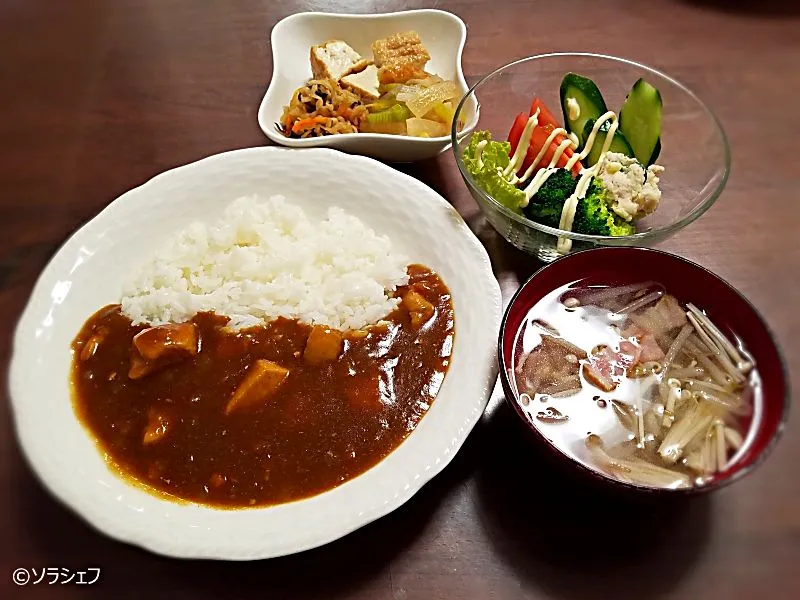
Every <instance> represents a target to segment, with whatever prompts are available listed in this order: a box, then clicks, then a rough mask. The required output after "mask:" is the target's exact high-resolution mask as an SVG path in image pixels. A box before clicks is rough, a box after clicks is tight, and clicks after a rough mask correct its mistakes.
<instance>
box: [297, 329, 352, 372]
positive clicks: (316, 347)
mask: <svg viewBox="0 0 800 600" xmlns="http://www.w3.org/2000/svg"><path fill="white" fill-rule="evenodd" d="M343 339H344V336H343V335H342V332H341V331H337V330H336V329H331V328H330V327H325V326H324V325H314V327H312V329H311V333H310V334H309V336H308V340H307V341H306V349H305V351H304V352H303V359H305V361H306V362H307V363H308V364H311V365H321V364H322V363H325V362H330V361H333V360H336V359H337V358H338V357H339V353H340V352H341V351H342V340H343Z"/></svg>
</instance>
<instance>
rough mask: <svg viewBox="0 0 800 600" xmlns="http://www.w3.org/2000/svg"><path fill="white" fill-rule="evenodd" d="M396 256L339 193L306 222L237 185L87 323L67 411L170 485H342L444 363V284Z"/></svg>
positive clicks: (280, 496)
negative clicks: (339, 201) (224, 202)
mask: <svg viewBox="0 0 800 600" xmlns="http://www.w3.org/2000/svg"><path fill="white" fill-rule="evenodd" d="M312 234H313V239H312V237H311V236H312ZM346 236H347V237H352V238H354V239H353V240H352V241H351V242H348V241H347V240H346V239H345V237H346ZM301 247H302V248H305V254H304V255H303V256H298V255H297V254H299V253H300V249H301ZM291 253H294V256H292V255H291ZM404 260H405V259H404V257H402V256H401V255H398V254H396V253H395V252H393V251H392V249H391V246H390V244H389V241H388V239H386V238H384V237H380V236H376V235H375V234H374V233H373V232H372V231H371V230H369V229H367V228H366V227H365V226H364V225H363V223H361V222H360V221H358V220H357V219H355V217H352V216H349V215H346V214H345V213H343V212H342V211H339V210H338V209H331V212H330V213H329V216H328V219H326V220H325V221H323V222H321V223H313V222H311V221H310V220H309V219H307V218H306V216H305V215H304V214H303V213H302V211H300V210H299V209H298V208H297V207H295V206H292V205H290V204H288V203H287V202H285V201H284V200H283V199H282V198H273V199H270V201H268V202H266V203H259V202H258V201H257V200H255V199H242V200H239V201H237V202H235V203H234V204H233V205H232V206H231V207H229V208H228V210H227V211H226V214H225V217H224V218H223V220H222V221H221V222H220V223H218V224H217V226H216V227H207V226H204V225H200V224H198V225H195V226H192V227H190V228H189V229H187V230H186V231H183V232H180V233H179V234H178V235H176V236H175V237H174V239H172V240H170V242H169V243H168V244H167V245H166V246H165V247H164V248H162V249H161V251H160V252H159V253H158V254H157V255H156V257H155V258H154V259H153V260H152V261H151V262H150V263H149V264H147V265H145V267H144V268H143V269H142V272H141V273H139V274H138V275H137V276H136V277H135V278H134V280H133V282H132V283H131V284H130V285H129V286H126V288H125V295H124V296H123V298H122V302H121V304H115V305H110V306H106V307H104V308H102V309H101V310H99V311H98V312H97V313H95V314H94V315H92V316H91V317H90V318H89V320H88V321H87V322H86V323H85V324H84V326H83V328H82V329H81V331H80V332H79V333H78V335H77V336H76V338H75V340H74V342H73V351H74V352H73V390H74V404H75V409H76V412H77V414H78V416H79V417H80V419H81V420H82V422H83V423H84V424H85V425H86V427H87V428H88V429H89V430H90V432H91V433H92V434H93V436H94V437H95V438H96V440H97V442H98V444H99V446H100V448H101V450H102V451H103V452H104V454H105V456H106V458H107V460H108V462H109V463H110V464H111V465H112V466H113V467H114V468H115V469H116V470H117V471H118V472H120V473H121V474H122V475H123V476H126V477H129V478H131V479H133V480H134V481H136V482H138V483H140V484H142V485H144V486H146V487H147V488H149V489H151V490H153V491H157V492H160V493H163V494H167V495H169V496H171V497H173V498H178V499H183V500H189V501H194V502H198V503H203V504H208V505H213V506H218V507H230V508H235V507H248V506H259V505H270V504H276V503H281V502H288V501H291V500H296V499H300V498H304V497H308V496H311V495H314V494H317V493H320V492H322V491H325V490H328V489H330V488H332V487H335V486H337V485H339V484H341V483H342V482H344V481H347V480H349V479H351V478H353V477H355V476H357V475H359V474H360V473H362V472H364V471H365V470H367V469H369V468H370V467H372V466H373V465H375V464H376V463H378V462H379V461H380V460H381V459H382V458H384V457H385V456H386V455H387V454H389V453H390V452H391V451H392V450H393V449H395V448H396V447H397V446H398V445H399V444H400V443H401V442H402V441H403V440H404V439H405V438H406V437H407V436H408V435H409V434H410V433H411V432H412V431H413V430H414V428H415V427H416V425H417V423H418V422H419V420H420V419H421V418H422V417H423V416H424V415H425V413H426V411H427V410H428V409H429V407H430V406H431V403H432V402H433V401H434V399H435V397H436V394H437V392H438V390H439V388H440V386H441V384H442V382H443V380H444V376H445V373H446V372H447V368H448V365H449V361H450V356H451V352H452V347H453V341H454V326H455V322H454V311H453V305H452V301H451V298H450V293H449V291H448V289H447V287H446V285H445V284H444V282H443V281H442V280H441V279H440V278H439V276H438V275H437V274H436V273H434V272H432V271H430V270H429V269H428V268H426V267H424V266H422V265H415V264H412V265H407V266H401V265H403V264H404V263H403V261H404ZM270 261H272V263H270ZM212 309H213V310H212Z"/></svg>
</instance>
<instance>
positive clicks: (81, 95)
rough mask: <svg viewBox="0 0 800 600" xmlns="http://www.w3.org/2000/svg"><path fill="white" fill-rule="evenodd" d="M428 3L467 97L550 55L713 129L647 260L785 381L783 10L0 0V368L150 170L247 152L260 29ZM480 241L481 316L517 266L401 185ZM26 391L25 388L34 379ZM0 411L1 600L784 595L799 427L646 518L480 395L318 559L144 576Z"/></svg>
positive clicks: (796, 294)
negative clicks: (692, 216) (22, 579)
mask: <svg viewBox="0 0 800 600" xmlns="http://www.w3.org/2000/svg"><path fill="white" fill-rule="evenodd" d="M433 4H435V5H436V6H437V7H439V8H443V9H447V10H451V11H453V12H456V13H457V14H459V15H460V16H461V17H462V18H463V19H464V20H465V21H466V22H467V24H468V26H469V37H468V42H467V48H466V51H465V54H464V69H465V72H466V74H467V76H468V79H469V80H470V81H475V80H476V79H477V78H478V77H480V76H481V75H484V74H486V73H487V72H489V71H491V70H492V69H493V68H494V67H496V66H498V65H500V64H502V63H505V62H507V61H509V60H510V59H513V58H517V57H522V56H525V55H529V54H534V53H538V52H544V51H550V50H592V51H599V52H605V53H611V54H618V55H622V56H627V57H631V58H635V59H638V60H640V61H643V62H646V63H649V64H652V65H654V66H656V67H658V68H661V69H663V70H666V71H667V72H668V73H671V74H672V75H674V76H675V77H677V78H678V79H680V80H682V81H684V82H685V83H687V84H688V85H689V86H690V87H692V88H693V89H694V90H695V91H696V92H697V93H698V94H699V95H700V96H701V97H702V98H703V99H705V100H706V101H707V102H708V103H709V104H710V105H711V106H712V107H713V108H714V109H715V110H716V112H717V114H718V116H719V117H720V119H721V120H722V122H723V124H724V126H725V128H726V130H727V133H728V135H729V138H730V142H731V146H732V151H733V169H732V176H731V178H730V182H729V184H728V186H727V189H726V190H725V192H724V194H723V195H722V198H721V200H720V201H719V202H718V203H717V204H716V205H715V206H714V208H712V210H710V211H709V212H708V213H707V214H706V215H705V216H704V217H703V218H702V219H700V220H699V221H698V222H697V223H695V224H694V225H692V226H690V227H689V228H688V229H686V230H685V231H683V232H682V233H680V234H679V235H677V236H675V237H674V238H673V239H671V240H670V241H669V242H668V243H666V244H664V245H663V248H665V249H667V250H670V251H674V252H677V253H679V254H682V255H684V256H687V257H689V258H690V259H693V260H696V261H699V262H700V263H702V264H703V265H705V266H707V267H709V268H710V269H712V270H713V271H715V272H716V273H718V274H720V275H721V276H723V277H725V278H726V279H728V280H729V281H730V282H731V283H733V284H734V285H735V286H736V287H738V288H739V289H740V290H741V291H742V292H744V293H745V294H746V295H747V297H748V298H749V299H750V300H751V301H752V302H753V303H754V304H755V306H756V307H757V308H758V309H759V310H760V311H761V312H762V313H763V314H764V316H765V317H766V319H767V320H768V321H769V323H770V324H771V326H772V327H773V329H774V331H775V333H776V335H777V337H778V340H779V342H780V344H781V346H782V348H783V351H784V354H785V357H786V360H787V363H788V367H789V371H790V374H791V376H792V377H793V378H794V380H795V383H796V384H797V382H798V381H800V379H799V378H800V316H798V311H800V245H798V242H797V239H798V234H800V231H798V227H800V194H799V193H798V182H799V181H800V161H799V160H798V153H797V151H796V141H797V136H798V135H800V118H799V117H798V115H800V109H798V107H799V106H800V76H799V75H798V73H800V35H798V32H800V16H799V14H800V7H798V4H797V3H796V2H789V1H784V2H774V3H771V2H766V3H765V2H750V3H747V4H745V3H742V4H741V5H739V3H736V2H733V1H731V2H726V1H725V0H717V1H711V0H706V1H700V0H695V1H690V0H672V1H668V0H658V1H652V2H621V1H610V2H597V1H596V0H594V1H586V2H584V1H582V0H572V1H570V2H561V1H556V0H551V1H550V2H541V1H536V2H534V1H531V0H505V1H504V2H484V1H481V0H454V1H452V2H445V1H443V2H435V3H429V2H428V3H426V2H416V1H401V0H396V1H392V0H375V1H366V0H331V1H328V2H325V1H313V0H307V1H301V0H284V1H273V0H260V1H259V0H250V1H239V0H235V1H233V0H232V1H225V0H213V1H212V0H194V1H191V0H182V1H176V0H138V1H137V0H114V1H110V0H72V1H70V2H66V1H61V0H0V211H1V212H0V239H2V245H0V314H2V323H3V324H2V326H0V355H1V358H2V361H3V363H4V364H5V363H7V362H8V359H9V357H10V352H11V336H12V332H13V327H14V323H15V321H16V318H17V316H18V315H19V313H20V311H21V310H22V308H23V306H24V304H25V302H26V300H27V298H28V295H29V293H30V291H31V287H32V285H33V283H34V281H35V279H36V277H37V275H38V273H39V272H40V270H41V269H42V268H43V267H44V265H45V263H46V262H47V260H48V259H49V257H50V256H51V255H52V254H53V252H54V251H55V250H56V249H57V248H58V246H59V245H60V244H61V243H62V242H63V241H64V239H65V238H66V237H67V236H68V235H69V234H70V233H71V232H72V231H74V230H75V229H76V228H77V227H78V226H79V225H80V224H81V223H83V222H85V221H87V220H88V219H91V218H92V217H93V216H94V215H95V214H96V213H97V212H98V211H99V210H101V209H102V208H103V207H104V206H105V205H106V204H107V203H108V202H110V201H111V200H112V199H113V198H115V197H116V196H117V195H119V194H120V193H122V192H123V191H125V190H127V189H129V188H131V187H134V186H136V185H138V184H140V183H142V182H143V181H145V180H147V179H148V178H150V177H152V176H153V175H155V174H156V173H158V172H160V171H163V170H165V169H168V168H170V167H173V166H176V165H180V164H183V163H186V162H190V161H194V160H196V159H199V158H201V157H204V156H207V155H209V154H214V153H216V152H220V151H223V150H228V149H233V148H240V147H245V146H254V145H263V144H265V143H266V139H265V138H264V136H263V134H262V133H261V131H260V130H259V129H258V126H257V124H256V109H257V106H258V103H259V101H260V98H261V96H262V94H263V91H264V89H265V87H266V83H267V80H268V78H269V74H270V72H271V61H270V47H269V42H268V34H269V31H270V28H271V27H272V25H273V24H275V23H276V22H277V21H278V20H279V19H280V18H282V17H284V16H286V15H288V14H291V13H294V12H298V11H304V10H330V11H335V12H367V11H390V10H401V9H406V8H419V7H430V6H432V5H433ZM401 169H402V170H404V171H406V172H408V173H410V174H412V175H414V176H415V177H418V178H419V179H421V180H422V181H424V182H425V183H427V184H428V185H430V186H431V187H433V188H434V189H436V190H437V191H439V192H440V193H442V194H443V195H444V196H445V197H446V198H447V199H448V200H450V201H451V202H452V203H453V204H454V205H455V206H456V207H457V208H458V210H459V211H460V212H461V213H462V214H463V215H464V217H465V218H466V219H467V220H468V221H469V223H470V225H471V226H472V228H473V229H474V231H475V232H476V233H477V234H478V236H479V237H480V239H481V240H482V241H483V242H484V243H485V245H486V247H487V248H488V250H489V252H490V254H491V256H492V261H493V264H494V268H495V271H496V273H497V276H498V278H499V279H500V282H501V284H502V287H503V293H504V297H505V298H506V300H507V299H508V298H509V296H510V295H511V293H512V292H513V291H514V290H515V288H516V287H517V285H518V284H519V283H520V281H521V280H524V279H525V278H526V277H527V276H528V275H530V274H531V273H532V272H533V271H534V270H535V269H536V267H537V264H536V263H535V262H534V261H532V260H531V259H529V258H527V257H526V256H524V255H522V254H520V253H518V252H516V251H514V250H513V249H512V248H511V247H510V246H508V245H506V244H505V243H504V242H503V241H502V240H501V239H500V238H499V237H498V236H497V235H496V234H494V233H493V232H492V231H491V230H490V228H489V227H488V226H487V224H486V223H485V222H484V220H483V219H482V218H481V215H480V213H479V211H478V208H477V206H476V205H475V204H474V203H473V201H472V199H471V198H470V197H469V196H468V194H467V192H466V190H465V188H464V187H463V185H462V182H461V181H460V180H459V178H458V176H457V173H456V169H455V166H454V163H453V159H452V157H451V156H450V155H449V154H445V155H442V156H441V157H439V158H437V159H434V160H430V161H426V162H424V163H420V164H416V165H411V166H403V167H401ZM42 376H47V374H46V373H44V374H42ZM1 410H2V414H1V415H0V596H2V597H4V598H8V597H20V598H76V597H95V598H144V597H152V598H160V597H164V598H176V599H180V598H231V599H233V598H363V599H369V600H382V599H390V598H392V599H396V600H404V599H412V598H421V599H438V598H469V599H472V598H474V599H486V598H503V599H505V598H509V599H517V598H519V599H522V598H527V599H531V600H534V599H537V600H538V599H545V598H547V599H561V600H583V599H586V598H618V599H625V598H640V597H648V598H675V599H686V600H694V599H698V598H714V599H716V598H729V599H731V600H734V599H736V600H739V599H745V598H747V599H749V598H775V599H780V600H784V599H786V600H788V599H790V598H800V499H799V498H800V468H798V462H799V461H800V434H798V432H797V426H798V425H799V424H800V416H798V413H797V411H795V412H794V414H793V415H792V418H791V419H790V422H789V424H788V427H787V432H786V434H785V436H784V438H783V440H782V441H781V443H780V444H779V446H778V448H777V449H776V451H775V452H774V454H773V455H772V456H771V458H770V459H769V460H768V461H767V462H766V463H765V464H764V465H763V467H762V468H760V469H759V470H758V471H757V472H756V473H755V474H753V475H752V476H751V477H749V478H747V479H746V480H744V481H741V482H740V483H738V484H736V485H735V486H733V487H730V488H727V489H724V490H722V491H720V492H719V493H717V494H715V495H713V496H712V497H705V498H697V499H693V500H691V501H689V502H682V503H675V504H672V503H670V504H668V505H664V504H658V505H647V504H641V503H632V502H630V501H628V500H625V499H623V498H618V497H609V496H607V495H606V494H604V493H602V492H601V491H599V490H596V489H593V488H589V487H586V485H585V482H583V481H574V480H572V479H571V478H570V477H569V476H567V475H565V474H564V473H562V472H560V471H558V470H556V469H554V468H553V467H552V466H549V465H548V463H547V462H546V461H544V460H543V458H542V456H541V455H540V454H539V453H538V451H537V450H536V448H534V447H533V446H531V444H529V443H528V442H529V440H528V438H527V437H526V435H525V433H526V432H524V431H523V430H522V429H521V428H519V427H518V426H517V423H515V422H514V421H513V419H512V418H511V415H509V413H508V411H507V410H506V407H505V406H504V405H503V404H502V403H501V402H500V398H499V396H498V395H495V397H494V398H493V400H492V402H491V403H490V406H489V410H487V413H486V415H485V416H484V418H483V419H482V421H481V422H480V423H479V425H478V426H477V427H476V428H475V430H474V432H473V433H472V435H471V436H470V438H469V440H468V441H467V443H466V445H465V447H464V448H463V450H462V451H461V452H460V453H459V454H458V456H457V457H456V458H455V460H454V462H453V463H452V464H451V465H450V466H449V467H448V468H447V469H446V470H445V471H444V473H443V474H442V475H440V476H439V477H437V478H436V479H435V480H434V481H432V482H431V483H430V484H428V485H427V486H425V487H424V488H423V490H422V491H421V492H420V493H419V494H418V495H417V496H416V497H414V498H413V499H412V500H411V501H410V502H409V503H408V504H406V505H405V506H404V507H402V508H401V509H400V510H398V511H396V512H395V513H393V514H391V515H389V516H387V517H385V518H383V519H381V520H379V521H378V522H376V523H374V524H372V525H369V526H367V527H365V528H363V529H362V530H360V531H358V532H356V533H354V534H352V535H350V536H348V537H346V538H345V539H342V540H340V541H338V542H335V543H333V544H330V545H329V546H327V547H323V548H320V549H317V550H313V551H310V552H306V553H304V554H301V555H297V556H293V557H287V558H282V559H277V560H271V561H261V562H257V563H242V564H228V563H211V562H191V561H177V560H168V559H164V558H159V557H156V556H152V555H150V554H148V553H146V552H143V551H140V550H138V549H135V548H132V547H129V546H126V545H123V544H120V543H117V542H114V541H111V540H109V539H106V538H104V537H103V536H101V535H99V534H98V533H96V532H95V531H93V530H92V529H90V528H89V527H88V526H87V525H85V524H84V523H83V522H82V521H81V520H80V519H79V518H78V517H76V516H75V515H73V514H71V513H70V512H69V511H67V510H66V509H65V508H63V507H62V506H61V505H60V504H58V503H57V502H56V501H55V500H53V498H52V497H50V496H49V495H48V494H47V493H46V492H45V491H44V489H43V488H42V487H41V485H40V484H39V483H38V482H37V481H36V479H35V478H34V477H33V475H32V474H31V472H30V471H29V469H28V468H27V466H26V464H25V463H24V460H23V458H22V457H21V455H20V453H19V450H18V448H17V445H16V442H15V440H14V434H13V429H12V425H11V421H10V415H9V409H8V403H7V402H4V403H3V404H2V409H1ZM48 566H56V567H61V566H63V567H72V568H79V567H86V566H100V567H102V569H103V574H102V579H101V581H100V583H99V584H97V585H95V586H92V587H91V588H89V587H86V586H83V587H80V586H74V585H62V586H59V587H52V586H47V585H44V584H40V585H38V586H28V587H26V588H19V587H15V586H14V585H13V584H12V583H11V572H12V570H13V569H14V568H16V567H28V568H31V567H34V568H37V569H38V568H42V567H48Z"/></svg>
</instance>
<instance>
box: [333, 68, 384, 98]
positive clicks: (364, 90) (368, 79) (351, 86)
mask: <svg viewBox="0 0 800 600" xmlns="http://www.w3.org/2000/svg"><path fill="white" fill-rule="evenodd" d="M339 83H340V84H341V86H342V87H343V88H344V89H346V90H350V91H351V92H353V93H354V94H357V95H358V96H359V97H360V98H361V99H362V100H363V101H364V102H367V103H369V102H375V101H376V100H377V99H378V98H380V96H381V93H380V92H379V91H378V85H379V83H378V67H376V66H375V65H370V66H368V67H367V68H366V69H364V70H363V71H361V72H360V73H353V74H351V75H347V76H346V77H342V80H341V81H340V82H339Z"/></svg>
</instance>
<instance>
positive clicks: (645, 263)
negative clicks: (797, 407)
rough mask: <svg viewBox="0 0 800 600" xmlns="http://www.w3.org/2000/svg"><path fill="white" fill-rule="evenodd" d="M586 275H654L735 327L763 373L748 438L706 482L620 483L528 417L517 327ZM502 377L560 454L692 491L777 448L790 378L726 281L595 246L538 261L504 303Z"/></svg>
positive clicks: (740, 473) (677, 262) (746, 468)
mask: <svg viewBox="0 0 800 600" xmlns="http://www.w3.org/2000/svg"><path fill="white" fill-rule="evenodd" d="M578 281H585V282H586V283H587V284H590V285H625V284H629V283H637V282H644V281H655V282H658V283H661V284H662V285H664V286H665V288H666V289H667V291H668V292H669V293H671V294H673V295H674V296H675V297H677V299H678V300H679V301H680V302H681V303H682V304H685V303H688V302H692V303H694V304H695V305H697V306H698V307H699V308H700V309H703V310H705V312H706V313H707V314H708V315H709V317H710V318H711V319H712V321H714V323H715V324H716V325H717V326H718V327H719V328H720V329H721V330H722V331H723V333H725V335H727V336H729V337H732V334H733V333H735V334H736V336H737V337H738V338H739V339H740V340H741V342H742V344H743V345H744V347H745V348H746V349H747V352H748V353H749V354H750V355H751V357H752V358H753V359H754V361H755V364H756V369H757V371H758V373H759V376H760V379H761V400H762V401H761V402H760V403H758V404H757V406H756V407H755V410H754V415H753V419H752V424H751V428H753V430H752V438H750V442H749V443H748V444H747V446H746V447H745V449H744V451H743V452H742V453H741V454H740V456H738V458H737V459H736V460H735V461H734V462H733V463H731V464H729V465H728V466H727V468H726V469H725V471H723V472H721V473H718V474H717V475H715V476H714V477H713V478H712V479H711V480H710V481H708V482H707V483H704V484H703V485H699V486H693V487H688V488H678V489H670V488H654V487H647V486H640V485H635V484H631V483H627V482H623V481H621V480H619V479H616V478H614V477H613V476H611V475H606V474H604V473H603V472H601V471H599V470H595V469H592V468H590V467H588V466H586V465H584V464H582V463H580V462H578V461H577V460H575V459H573V458H572V457H570V456H569V455H568V454H566V453H565V452H563V451H562V450H561V449H559V448H558V447H557V446H556V445H555V444H554V443H552V442H551V441H550V440H549V439H548V438H547V437H546V436H545V435H544V434H543V433H542V432H541V431H540V430H539V429H538V428H537V427H536V426H535V425H534V423H533V422H532V421H531V420H530V418H529V417H528V416H527V414H526V413H525V411H524V410H523V408H522V405H521V404H520V402H519V399H518V397H517V395H516V392H515V391H514V390H515V388H516V386H513V385H512V382H511V379H512V377H513V360H514V352H515V345H516V340H517V333H518V332H519V331H520V328H521V327H522V325H523V324H524V323H525V320H526V317H527V315H528V313H529V311H530V309H531V308H532V307H533V306H534V305H536V304H537V302H539V301H540V300H541V299H542V298H543V297H544V296H546V295H547V294H549V293H550V292H552V291H553V290H555V289H556V288H559V287H561V286H564V285H568V284H571V283H575V282H578ZM498 360H499V361H500V378H501V381H502V384H503V390H504V392H505V396H506V399H507V401H508V403H509V404H510V405H511V407H512V408H513V409H514V412H515V413H516V414H517V415H518V416H519V418H520V420H521V421H522V422H523V424H524V426H525V427H526V428H527V429H528V430H529V431H530V432H531V433H532V434H533V436H534V437H535V439H536V440H538V442H539V443H541V444H544V445H545V446H546V447H547V448H549V450H551V451H552V453H553V455H554V456H555V457H556V459H557V460H563V461H564V462H568V463H569V464H571V465H573V466H574V468H575V469H576V470H579V471H582V472H584V473H585V474H587V475H589V476H591V477H593V478H594V479H595V480H598V481H601V482H605V483H608V484H610V485H612V486H615V487H618V488H620V487H621V488H627V489H629V490H636V491H641V492H646V493H654V492H658V493H666V494H670V495H674V494H696V493H703V492H709V491H711V490H715V489H719V488H720V487H722V486H725V485H727V484H730V483H733V482H734V481H737V480H739V479H741V478H742V477H744V476H745V475H747V474H748V473H750V472H752V471H753V470H754V469H755V468H756V467H757V466H758V465H760V464H761V463H762V462H763V461H764V460H765V459H766V457H767V455H768V454H769V453H770V451H771V450H772V449H773V448H774V447H775V444H776V443H777V441H778V438H779V437H780V435H781V433H782V431H783V427H784V424H785V423H786V420H787V417H788V412H789V397H790V392H789V383H788V376H787V374H786V367H785V364H784V361H783V358H782V356H781V353H780V350H779V349H778V346H777V345H776V343H775V337H774V336H773V335H772V333H771V332H770V330H769V328H768V327H767V324H766V323H765V322H764V319H763V318H762V317H761V315H759V313H758V311H756V309H755V308H754V307H753V305H752V304H750V302H749V301H748V300H747V299H746V298H745V297H744V296H742V295H741V294H740V293H739V292H738V291H736V290H735V289H734V288H733V287H731V285H730V284H728V283H727V282H725V281H724V280H722V279H721V278H719V277H718V276H716V275H714V274H713V273H712V272H710V271H708V270H707V269H705V268H703V267H701V266H700V265H697V264H695V263H693V262H691V261H689V260H686V259H685V258H681V257H679V256H675V255H674V254H669V253H667V252H662V251H660V250H652V249H648V248H597V249H592V250H585V251H582V252H577V253H574V254H571V255H568V256H565V257H563V258H560V259H558V260H556V261H555V262H553V263H551V264H549V265H547V266H545V267H542V268H541V269H539V270H538V271H537V272H536V273H534V274H533V275H532V276H531V278H530V279H528V281H526V282H525V283H524V284H523V285H522V287H520V288H519V290H517V292H516V294H515V295H514V297H513V298H512V299H511V302H510V304H509V306H508V308H507V309H506V312H505V315H504V317H503V322H502V325H501V328H500V338H499V346H498Z"/></svg>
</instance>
